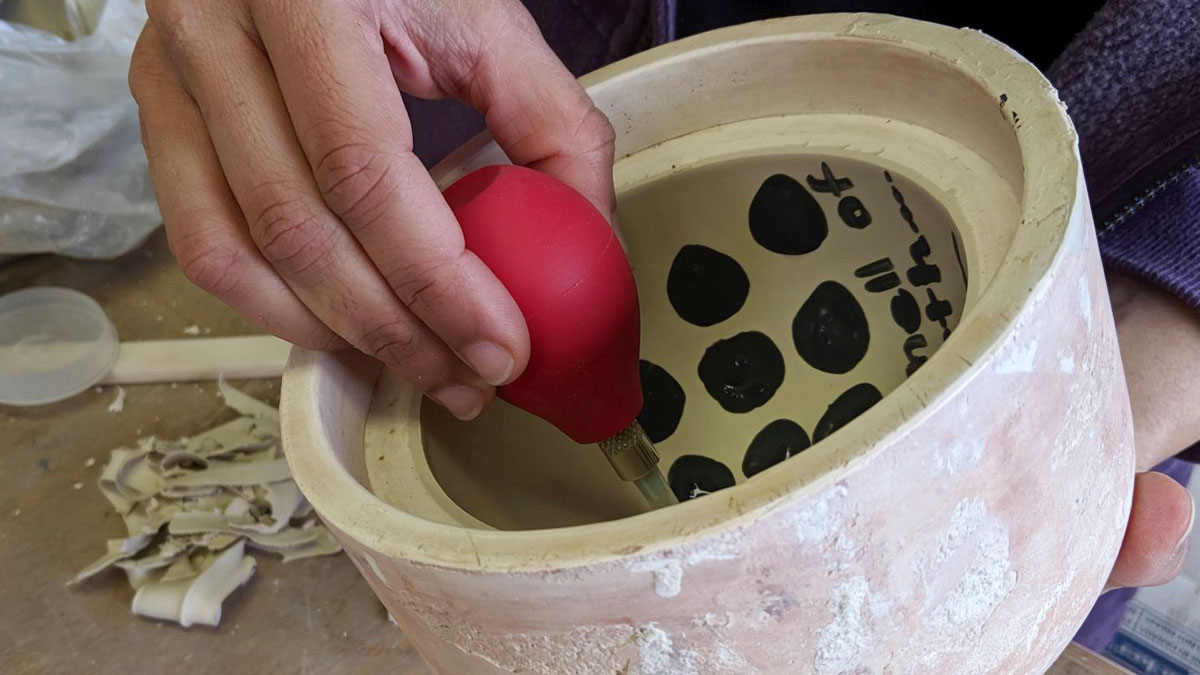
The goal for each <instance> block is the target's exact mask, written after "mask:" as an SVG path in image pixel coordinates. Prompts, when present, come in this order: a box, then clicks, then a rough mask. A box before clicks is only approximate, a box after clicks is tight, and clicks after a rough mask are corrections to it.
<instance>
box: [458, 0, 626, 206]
mask: <svg viewBox="0 0 1200 675" xmlns="http://www.w3.org/2000/svg"><path fill="white" fill-rule="evenodd" d="M498 4H500V5H503V6H505V7H506V8H504V9H497V10H496V11H493V12H486V13H485V14H486V16H485V17H483V18H482V19H481V21H483V22H484V24H485V25H483V26H480V27H479V30H481V31H484V32H485V33H486V32H492V31H495V32H494V33H492V34H497V33H499V34H506V39H502V40H490V41H487V42H484V43H482V44H481V45H480V47H479V49H480V50H481V51H480V52H479V53H478V54H477V55H476V57H477V58H476V59H475V61H474V63H473V68H472V72H471V73H470V74H469V76H468V77H467V78H466V79H465V81H466V82H469V83H470V84H469V86H466V87H464V88H463V89H462V90H461V91H459V92H457V93H456V96H457V97H458V98H460V99H462V100H463V101H464V102H466V103H468V104H469V105H471V106H472V107H474V108H476V109H478V110H479V111H480V112H482V113H483V115H484V119H485V120H486V121H487V126H488V129H489V130H490V131H491V132H492V136H493V137H494V138H495V139H496V142H497V144H499V145H500V147H501V148H502V149H503V150H504V152H505V153H506V154H507V155H508V157H509V159H511V160H512V161H513V162H514V163H516V164H522V165H524V166H528V167H529V168H532V169H537V170H538V171H542V172H544V173H547V174H549V175H551V176H554V177H555V178H557V179H558V180H560V181H562V182H564V183H566V184H567V185H570V186H571V187H573V188H575V189H576V190H578V191H579V192H580V193H581V194H582V195H583V196H584V197H586V198H587V199H588V200H589V201H590V202H591V203H592V204H593V205H594V206H595V207H596V208H597V209H599V210H600V213H602V214H604V215H605V217H609V216H611V214H612V213H613V211H614V210H615V208H616V200H615V198H614V194H613V180H612V169H613V148H614V140H615V134H614V132H613V128H612V124H610V123H609V120H608V118H607V117H605V116H604V113H602V112H600V110H599V109H598V108H596V106H595V104H594V103H593V102H592V99H591V98H590V97H589V96H588V95H587V92H585V91H584V90H583V87H581V86H580V85H579V83H578V82H577V81H576V80H575V77H574V76H573V75H571V73H570V71H568V70H567V68H566V66H564V65H563V64H562V62H561V61H560V60H559V59H558V57H557V56H556V55H555V54H554V52H553V51H552V50H551V49H550V46H549V45H547V44H546V41H545V40H544V39H543V38H542V35H541V33H540V32H539V31H538V28H537V25H536V24H535V23H534V21H533V18H532V17H530V16H529V14H528V13H527V12H526V11H525V9H524V8H523V7H521V6H520V5H519V4H518V3H512V5H513V7H511V8H509V7H507V4H508V3H498ZM488 23H495V24H496V25H494V26H488V25H487V24H488Z"/></svg>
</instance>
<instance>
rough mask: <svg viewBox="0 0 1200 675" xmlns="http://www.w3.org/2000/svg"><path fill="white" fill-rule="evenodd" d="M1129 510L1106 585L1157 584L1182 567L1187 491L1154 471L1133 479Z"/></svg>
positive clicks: (1190, 509)
mask: <svg viewBox="0 0 1200 675" xmlns="http://www.w3.org/2000/svg"><path fill="white" fill-rule="evenodd" d="M1133 485H1134V487H1133V509H1132V510H1131V512H1130V514H1129V527H1128V529H1127V530H1126V531H1125V541H1124V542H1123V543H1122V544H1121V552H1120V554H1118V556H1117V562H1116V564H1115V565H1114V566H1113V570H1112V574H1111V575H1110V576H1109V581H1108V588H1119V587H1123V586H1158V585H1161V584H1165V583H1167V582H1169V581H1171V580H1172V579H1174V578H1175V577H1176V576H1178V575H1179V573H1180V571H1182V570H1183V564H1184V562H1185V561H1186V559H1187V554H1188V539H1189V536H1190V534H1191V530H1192V523H1193V520H1194V516H1195V509H1194V505H1193V502H1192V496H1191V494H1190V493H1189V492H1188V491H1187V490H1186V489H1184V487H1183V486H1181V485H1180V484H1179V483H1176V482H1175V480H1174V479H1172V478H1171V477H1170V476H1167V475H1165V474H1161V473H1157V472H1153V471H1150V472H1146V473H1140V474H1138V475H1137V477H1136V478H1135V479H1134V484H1133Z"/></svg>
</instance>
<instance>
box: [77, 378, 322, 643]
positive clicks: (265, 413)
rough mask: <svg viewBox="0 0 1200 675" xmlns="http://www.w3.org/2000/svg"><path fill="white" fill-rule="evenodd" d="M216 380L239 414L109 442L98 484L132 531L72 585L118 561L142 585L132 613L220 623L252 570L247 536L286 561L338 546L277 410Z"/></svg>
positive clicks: (251, 542)
mask: <svg viewBox="0 0 1200 675" xmlns="http://www.w3.org/2000/svg"><path fill="white" fill-rule="evenodd" d="M219 386H220V391H221V396H222V397H223V398H224V399H225V402H226V403H227V404H228V405H229V406H230V407H231V408H233V409H234V410H236V411H238V412H239V413H241V414H242V417H239V418H237V419H235V420H233V421H231V422H227V423H225V424H222V425H220V426H218V427H215V428H213V429H210V430H208V431H206V432H204V433H201V434H197V435H195V436H192V437H190V438H182V439H177V440H170V441H167V440H160V439H157V438H153V437H151V438H144V439H141V440H140V441H139V442H138V447H137V448H136V449H130V448H117V449H116V450H113V451H112V454H111V456H110V457H109V461H108V463H107V464H105V465H104V468H103V470H102V471H101V474H100V479H99V481H98V487H99V488H100V491H101V493H103V494H104V497H105V498H106V499H108V502H109V503H110V504H112V506H113V509H114V510H116V512H117V514H118V515H120V516H121V517H122V519H123V520H124V522H125V528H126V530H127V531H128V537H126V538H124V539H110V540H109V542H108V551H107V552H106V553H105V554H104V555H103V556H101V557H100V558H98V559H97V560H96V561H94V562H93V563H92V564H90V565H88V566H87V567H85V568H84V569H83V570H82V571H80V572H79V574H77V575H76V576H75V578H74V579H72V580H71V581H70V582H68V583H69V584H76V583H79V582H81V581H83V580H84V579H87V578H90V577H92V576H95V575H97V574H99V573H100V572H103V571H104V570H106V569H108V568H110V567H117V568H120V569H121V570H123V571H124V572H125V575H126V577H127V579H128V581H129V585H130V586H132V587H133V589H134V590H135V591H136V594H135V595H134V598H133V606H132V608H133V611H134V613H136V614H138V615H141V616H145V617H148V618H152V619H159V620H163V621H173V622H175V623H178V624H180V625H182V626H184V627H187V626H192V625H197V624H199V625H206V626H215V625H217V623H218V622H219V621H220V619H221V603H222V602H223V601H224V600H225V598H226V597H228V596H229V594H231V593H232V592H233V591H234V590H236V589H237V588H238V587H239V586H241V585H243V584H245V583H246V582H247V581H248V580H249V579H250V577H251V576H252V575H253V574H254V568H255V560H254V558H253V557H251V556H250V555H247V554H246V552H245V550H246V546H247V545H249V546H251V547H253V548H256V549H259V550H264V551H268V552H271V553H277V554H280V555H282V556H283V561H284V562H290V561H292V560H297V559H299V558H308V557H312V556H318V555H329V554H333V553H337V552H339V551H341V547H340V546H339V545H338V543H337V540H336V539H334V538H333V536H332V535H331V534H330V533H329V531H328V530H326V529H325V527H324V526H323V525H321V524H320V523H319V522H318V521H317V518H316V514H315V513H313V510H312V507H311V506H310V505H309V504H308V502H307V501H306V500H305V499H304V496H303V495H301V494H300V490H299V488H297V487H296V484H295V482H293V481H292V476H291V473H290V471H289V470H288V466H287V462H286V461H285V460H284V459H283V457H282V454H281V452H280V449H279V443H280V441H279V412H278V411H277V410H275V408H272V407H271V406H269V405H267V404H265V403H263V402H262V401H259V400H257V399H255V398H252V397H250V396H247V395H246V394H244V393H242V392H240V391H238V390H237V389H234V388H233V387H230V386H229V385H228V384H226V383H225V382H223V381H222V382H220V384H219Z"/></svg>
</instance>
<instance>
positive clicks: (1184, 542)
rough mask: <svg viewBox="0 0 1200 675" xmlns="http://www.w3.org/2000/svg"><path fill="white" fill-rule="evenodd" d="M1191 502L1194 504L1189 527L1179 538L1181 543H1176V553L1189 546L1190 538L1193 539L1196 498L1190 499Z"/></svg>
mask: <svg viewBox="0 0 1200 675" xmlns="http://www.w3.org/2000/svg"><path fill="white" fill-rule="evenodd" d="M1189 503H1191V505H1192V515H1191V517H1190V518H1188V526H1187V529H1186V530H1184V532H1183V536H1182V537H1180V538H1179V543H1177V544H1175V549H1174V550H1175V553H1176V555H1178V554H1179V552H1180V551H1183V550H1184V549H1186V548H1187V545H1188V540H1189V539H1191V536H1192V526H1193V525H1195V524H1196V502H1195V500H1189Z"/></svg>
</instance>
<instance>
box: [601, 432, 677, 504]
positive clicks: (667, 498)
mask: <svg viewBox="0 0 1200 675" xmlns="http://www.w3.org/2000/svg"><path fill="white" fill-rule="evenodd" d="M600 449H601V450H602V451H604V456H605V457H606V458H607V459H608V463H609V464H611V465H612V467H613V470H614V471H616V472H617V475H618V476H620V478H621V480H625V481H633V483H634V484H635V485H637V488H638V490H640V491H641V493H642V496H643V497H645V498H646V501H647V502H649V503H650V505H651V506H652V507H654V508H656V509H660V508H662V507H664V506H670V505H672V504H677V503H678V501H677V500H676V499H675V494H674V493H673V492H671V488H670V487H669V486H668V485H667V481H666V479H664V478H663V475H662V472H661V471H659V469H658V453H657V452H656V451H655V450H654V444H653V443H651V442H650V438H649V437H648V436H646V432H645V431H644V430H643V429H642V425H640V424H638V422H637V420H634V422H633V424H630V425H629V426H628V427H626V428H625V429H624V430H623V431H621V432H620V433H618V434H616V435H615V436H613V437H611V438H606V439H604V440H603V441H600Z"/></svg>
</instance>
